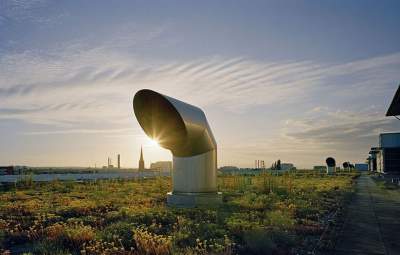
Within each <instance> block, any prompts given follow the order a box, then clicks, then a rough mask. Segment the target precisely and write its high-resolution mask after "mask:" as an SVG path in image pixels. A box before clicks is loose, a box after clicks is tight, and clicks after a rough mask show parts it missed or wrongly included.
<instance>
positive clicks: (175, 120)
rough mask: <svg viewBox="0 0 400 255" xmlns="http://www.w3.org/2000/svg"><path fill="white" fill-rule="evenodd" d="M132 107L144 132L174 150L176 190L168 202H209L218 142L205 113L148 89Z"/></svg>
mask: <svg viewBox="0 0 400 255" xmlns="http://www.w3.org/2000/svg"><path fill="white" fill-rule="evenodd" d="M133 109H134V112H135V115H136V118H137V120H138V122H139V124H140V126H141V127H142V128H143V130H144V132H145V133H146V134H147V135H148V136H149V137H150V138H152V139H154V140H156V141H157V142H158V143H159V144H160V146H161V147H164V148H166V149H169V150H171V152H172V155H173V173H172V180H173V191H172V193H171V194H169V196H168V203H169V204H175V205H183V206H195V205H198V204H202V203H203V202H204V203H209V200H210V198H211V197H214V195H215V194H217V143H216V142H215V139H214V136H213V134H212V132H211V129H210V126H209V125H208V122H207V119H206V116H205V114H204V112H203V111H202V110H201V109H200V108H198V107H196V106H193V105H190V104H187V103H184V102H182V101H179V100H177V99H174V98H171V97H168V96H165V95H162V94H160V93H158V92H155V91H153V90H149V89H143V90H140V91H138V92H137V93H136V94H135V96H134V99H133ZM217 200H218V199H217ZM202 201H203V202H202Z"/></svg>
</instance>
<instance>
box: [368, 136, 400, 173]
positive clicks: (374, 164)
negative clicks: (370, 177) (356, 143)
mask: <svg viewBox="0 0 400 255" xmlns="http://www.w3.org/2000/svg"><path fill="white" fill-rule="evenodd" d="M367 162H368V169H369V170H370V171H373V172H378V173H382V174H400V133H383V134H380V135H379V147H373V148H371V150H370V152H369V157H368V158H367Z"/></svg>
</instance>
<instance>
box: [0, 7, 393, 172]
mask: <svg viewBox="0 0 400 255" xmlns="http://www.w3.org/2000/svg"><path fill="white" fill-rule="evenodd" d="M398 10H400V2H399V1H369V0H366V1H362V2H361V1H346V2H343V1H314V0H310V1H251V2H248V1H196V2H195V1H118V2H113V3H110V2H109V1H96V3H95V4H94V3H93V2H91V1H68V2H57V1H50V0H49V1H47V0H43V1H42V0H37V1H13V0H4V1H1V2H0V165H29V166H84V167H85V166H94V165H95V164H97V166H100V165H104V164H106V159H107V157H108V156H110V155H115V156H116V155H117V154H121V165H122V166H123V167H137V164H138V159H139V156H140V146H141V145H143V153H144V154H145V157H146V164H147V165H146V166H149V164H150V162H156V161H164V160H171V159H172V156H171V154H170V152H169V151H167V150H165V149H162V148H160V147H158V146H157V145H156V144H155V143H154V142H152V141H151V140H150V139H149V138H147V136H146V135H145V134H144V132H143V131H142V129H141V128H140V126H139V124H138V123H137V121H136V118H135V116H134V114H133V109H132V99H133V95H134V94H135V93H136V92H137V91H138V90H140V89H142V88H150V89H153V90H155V91H158V92H160V93H163V94H166V95H170V96H172V97H174V98H177V99H180V100H182V101H185V102H188V103H191V104H193V105H196V106H199V107H201V108H202V109H203V110H204V111H205V113H206V115H207V119H208V121H209V124H210V126H211V128H212V130H213V133H214V136H215V138H216V140H217V144H218V165H219V166H224V165H233V166H238V167H253V166H254V160H264V161H265V165H266V167H269V166H270V165H271V164H272V163H273V162H275V161H276V160H277V159H281V160H282V162H290V163H293V164H294V165H295V166H296V167H298V168H309V167H312V166H314V165H323V164H324V162H325V159H326V157H328V156H332V157H335V158H336V160H337V162H344V161H350V162H352V163H359V162H364V161H365V159H366V158H367V156H368V151H369V149H370V147H372V146H377V145H378V134H379V133H381V132H389V131H400V121H398V120H396V119H394V118H387V117H385V116H384V115H385V112H386V109H387V108H388V106H389V104H390V101H391V100H392V97H393V95H394V93H395V91H396V89H397V87H398V85H399V83H400V74H399V70H400V34H399V32H398V30H399V27H400V15H398Z"/></svg>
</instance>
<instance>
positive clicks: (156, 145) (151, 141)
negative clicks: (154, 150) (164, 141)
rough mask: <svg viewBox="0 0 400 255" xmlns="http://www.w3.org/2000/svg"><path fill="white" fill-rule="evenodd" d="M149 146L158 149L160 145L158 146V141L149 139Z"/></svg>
mask: <svg viewBox="0 0 400 255" xmlns="http://www.w3.org/2000/svg"><path fill="white" fill-rule="evenodd" d="M149 144H150V146H152V147H158V148H159V147H160V144H158V141H157V140H155V139H150V142H149Z"/></svg>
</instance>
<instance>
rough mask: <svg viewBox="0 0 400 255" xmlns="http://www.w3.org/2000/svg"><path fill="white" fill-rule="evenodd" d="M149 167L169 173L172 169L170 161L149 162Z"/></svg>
mask: <svg viewBox="0 0 400 255" xmlns="http://www.w3.org/2000/svg"><path fill="white" fill-rule="evenodd" d="M150 169H152V170H157V171H161V172H167V173H169V172H170V171H171V170H172V162H171V161H157V162H155V163H151V164H150Z"/></svg>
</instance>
